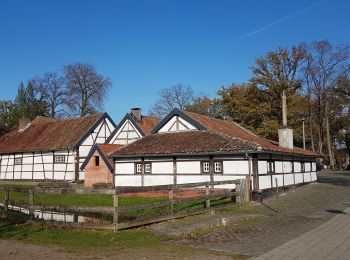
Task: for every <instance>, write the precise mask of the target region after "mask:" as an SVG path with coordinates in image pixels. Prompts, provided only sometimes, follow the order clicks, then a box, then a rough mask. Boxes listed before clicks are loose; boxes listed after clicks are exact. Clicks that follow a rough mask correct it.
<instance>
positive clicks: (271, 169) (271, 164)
mask: <svg viewBox="0 0 350 260" xmlns="http://www.w3.org/2000/svg"><path fill="white" fill-rule="evenodd" d="M274 172H275V162H274V161H267V173H274Z"/></svg>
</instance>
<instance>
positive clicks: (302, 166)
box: [300, 162, 305, 172]
mask: <svg viewBox="0 0 350 260" xmlns="http://www.w3.org/2000/svg"><path fill="white" fill-rule="evenodd" d="M300 165H301V170H300V172H305V163H304V162H300Z"/></svg>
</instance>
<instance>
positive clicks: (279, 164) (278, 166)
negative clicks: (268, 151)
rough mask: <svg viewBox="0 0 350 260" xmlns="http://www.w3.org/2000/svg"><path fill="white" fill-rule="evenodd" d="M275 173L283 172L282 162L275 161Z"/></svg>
mask: <svg viewBox="0 0 350 260" xmlns="http://www.w3.org/2000/svg"><path fill="white" fill-rule="evenodd" d="M275 172H276V173H282V172H283V162H282V161H275Z"/></svg>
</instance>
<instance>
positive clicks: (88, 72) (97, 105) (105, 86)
mask: <svg viewBox="0 0 350 260" xmlns="http://www.w3.org/2000/svg"><path fill="white" fill-rule="evenodd" d="M64 72H65V81H66V86H67V105H68V107H69V108H70V109H71V110H72V112H73V113H74V114H77V115H80V116H85V115H88V114H94V113H96V112H97V111H98V110H99V109H101V108H102V106H103V102H104V98H105V97H106V94H107V91H108V90H109V89H110V88H111V87H112V82H111V80H110V79H109V78H108V77H103V76H101V75H100V74H98V73H97V72H96V69H95V68H94V67H93V66H92V65H90V64H86V63H75V64H70V65H66V66H64Z"/></svg>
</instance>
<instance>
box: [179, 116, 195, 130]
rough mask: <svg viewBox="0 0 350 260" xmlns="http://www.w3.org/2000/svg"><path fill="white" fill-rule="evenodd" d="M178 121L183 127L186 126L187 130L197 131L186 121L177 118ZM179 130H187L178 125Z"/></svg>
mask: <svg viewBox="0 0 350 260" xmlns="http://www.w3.org/2000/svg"><path fill="white" fill-rule="evenodd" d="M179 121H180V122H181V123H182V124H184V125H185V126H187V128H188V129H190V130H195V129H197V128H196V127H194V126H193V125H192V124H190V123H189V122H187V121H186V120H184V119H182V118H181V117H179ZM180 127H181V128H180V130H187V128H185V127H183V126H182V125H181V124H180Z"/></svg>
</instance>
